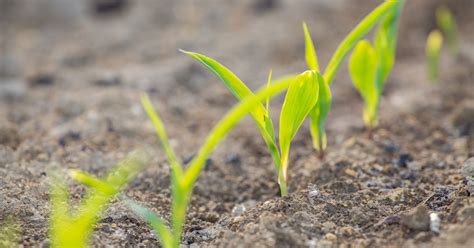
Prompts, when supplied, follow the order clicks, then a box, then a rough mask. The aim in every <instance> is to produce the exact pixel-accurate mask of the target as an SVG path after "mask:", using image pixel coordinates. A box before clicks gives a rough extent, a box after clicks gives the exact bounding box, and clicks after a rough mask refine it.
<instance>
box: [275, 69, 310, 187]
mask: <svg viewBox="0 0 474 248" xmlns="http://www.w3.org/2000/svg"><path fill="white" fill-rule="evenodd" d="M316 74H317V72H314V71H306V72H304V73H302V74H300V75H299V76H298V77H297V78H296V79H295V80H294V81H293V82H292V83H291V84H290V87H289V88H288V91H287V93H286V97H285V101H284V102H283V106H282V110H281V114H280V135H279V139H280V151H281V161H282V163H281V166H282V167H281V171H282V172H283V174H282V175H281V176H283V178H280V180H281V179H283V180H285V181H286V178H287V175H286V171H287V167H288V155H289V151H290V144H291V141H292V140H293V138H294V136H295V135H296V133H297V132H298V129H299V128H300V127H301V125H302V124H303V121H304V120H305V119H306V116H308V114H309V112H310V111H311V109H312V108H313V107H314V106H315V104H316V103H317V101H318V95H319V82H318V79H317V76H316Z"/></svg>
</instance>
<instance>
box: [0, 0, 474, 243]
mask: <svg viewBox="0 0 474 248" xmlns="http://www.w3.org/2000/svg"><path fill="white" fill-rule="evenodd" d="M381 2H382V1H373V0H313V1H311V0H239V1H222V0H199V1H191V0H189V1H186V0H158V1H152V0H140V1H131V0H128V1H127V0H82V1H78V0H0V103H1V104H0V223H3V222H4V221H5V220H6V219H7V218H8V217H9V216H13V217H14V218H15V220H16V221H17V223H18V224H19V226H20V230H21V239H20V243H21V245H22V246H23V247H31V246H32V247H48V246H49V244H50V241H49V239H48V235H47V232H48V211H49V208H48V185H49V179H48V178H49V176H50V175H51V172H52V170H57V169H58V168H59V170H60V171H63V172H64V173H63V174H64V177H67V176H66V175H67V170H68V169H81V170H85V171H87V172H89V173H93V174H96V175H103V174H104V173H105V172H106V171H107V170H108V169H110V168H111V167H112V166H113V165H114V164H115V163H116V162H117V161H119V160H120V159H121V158H123V157H124V156H125V155H126V154H127V153H128V152H130V151H132V150H134V149H136V148H140V147H144V146H145V147H152V148H153V149H154V150H155V151H156V154H155V156H154V159H153V161H152V162H151V163H150V165H149V166H148V167H147V169H146V170H145V171H144V172H142V173H141V174H140V176H139V177H138V178H137V179H136V180H135V181H134V182H133V183H131V185H129V187H127V189H126V190H125V193H126V194H127V195H128V196H129V197H131V198H133V199H135V200H137V201H139V202H141V203H142V204H144V205H146V206H147V207H149V208H151V209H153V210H154V211H156V212H157V213H159V214H161V215H162V216H164V217H165V218H168V217H169V203H170V199H169V193H170V190H169V184H170V179H169V170H168V164H167V162H166V159H165V156H164V154H163V153H162V152H161V150H160V147H159V146H158V144H157V138H156V136H155V134H154V131H153V128H152V126H151V123H150V122H149V121H148V119H147V117H146V116H145V114H144V112H143V110H142V108H141V106H140V102H139V97H140V94H141V93H143V92H147V93H148V94H150V97H151V98H152V100H153V102H154V104H155V106H156V107H157V109H158V111H159V112H160V114H161V115H162V117H163V119H164V121H165V124H166V127H167V128H168V132H169V136H170V137H171V138H172V140H171V142H172V145H173V146H174V148H175V149H176V151H177V153H178V154H179V155H180V156H181V158H182V159H183V161H189V159H190V158H192V156H193V154H194V153H195V152H196V151H197V149H198V148H199V146H200V145H201V144H202V142H203V140H204V138H205V137H206V135H207V134H208V132H209V131H210V129H211V128H212V127H213V125H214V124H215V123H216V122H217V121H218V120H219V119H220V118H221V117H222V116H223V115H224V114H225V113H226V112H227V111H228V110H229V109H230V108H231V107H232V106H233V105H234V104H235V103H236V101H235V100H234V98H233V97H232V95H230V93H229V92H228V90H227V89H226V88H225V87H224V86H223V85H222V84H221V83H220V82H218V79H217V78H216V77H215V76H214V75H211V74H210V73H209V72H207V71H206V70H205V69H204V68H203V67H202V66H201V65H199V64H197V62H196V61H193V60H192V59H191V58H189V57H186V56H185V55H183V54H181V53H180V52H178V49H180V48H181V49H184V50H190V51H196V52H200V53H203V54H205V55H208V56H210V57H212V58H215V59H217V60H218V61H219V62H221V63H223V64H224V65H226V66H227V67H229V68H230V69H231V70H232V71H233V72H234V73H235V74H237V75H238V76H239V77H240V78H241V79H242V80H243V81H244V82H246V83H247V84H248V85H249V86H250V87H251V88H252V89H257V88H259V87H261V86H263V85H264V84H265V82H266V77H267V74H268V71H269V70H270V69H272V70H273V73H274V77H278V76H283V75H285V74H287V73H295V72H301V71H303V70H305V69H306V65H305V60H304V39H303V31H302V27H301V22H302V21H306V22H307V23H308V26H309V29H310V32H311V34H312V36H313V39H314V42H315V45H316V49H317V52H318V56H319V60H320V64H321V65H322V67H324V65H325V64H326V63H327V61H328V60H329V58H330V56H331V55H332V53H333V52H334V51H335V49H336V47H337V45H338V44H339V42H340V41H341V40H342V39H343V38H344V37H345V36H346V34H347V33H348V32H349V31H350V30H351V29H352V28H353V27H354V26H355V25H356V24H357V23H358V22H359V21H360V20H361V19H362V18H363V17H364V16H365V15H366V14H368V13H369V12H370V11H371V10H372V9H373V8H375V7H376V6H377V5H378V4H380V3H381ZM440 5H446V6H448V7H449V8H450V9H451V10H452V11H453V13H454V14H455V17H456V19H457V21H458V25H459V35H460V47H461V55H460V57H459V58H458V59H454V58H452V56H450V54H449V52H448V50H447V49H444V51H443V54H442V60H441V68H440V72H441V75H440V82H439V83H438V84H433V83H431V82H429V81H428V79H427V76H426V70H425V62H424V58H425V56H424V45H425V40H426V37H427V35H428V33H429V32H430V31H431V30H433V29H434V28H435V27H436V21H435V10H436V7H438V6H440ZM473 13H474V1H472V0H451V1H450V0H407V3H406V6H405V10H404V12H403V16H402V19H401V24H400V34H399V42H398V43H399V46H398V52H397V62H396V65H395V68H394V71H393V72H392V74H391V77H390V79H389V81H388V82H387V87H386V90H385V93H384V97H383V102H382V104H381V116H380V118H381V119H380V127H379V128H378V129H377V130H375V131H374V136H373V138H372V139H368V138H367V136H366V134H365V132H364V130H363V128H362V127H363V123H362V118H361V111H362V100H361V99H360V97H359V95H358V93H357V92H356V91H355V89H354V88H353V86H352V84H351V82H350V79H349V77H348V73H347V69H346V67H347V66H346V64H345V65H344V66H343V68H342V70H341V71H340V73H339V74H338V76H337V78H336V80H335V83H334V84H333V85H332V91H333V97H334V103H333V109H332V112H331V113H330V116H329V120H328V123H327V128H328V139H329V150H328V154H327V156H326V158H325V160H320V159H319V158H318V156H317V154H316V153H315V152H314V151H313V149H312V147H311V138H310V133H309V129H308V127H307V124H305V126H304V127H303V128H302V129H301V131H300V133H299V134H298V135H297V138H296V139H295V142H294V145H293V148H294V149H293V151H292V153H291V161H292V162H291V165H290V171H289V175H290V192H291V193H290V196H289V197H287V198H279V197H278V186H277V183H276V176H275V173H274V171H273V170H274V167H273V164H272V161H271V158H270V156H269V154H268V152H267V151H266V148H265V145H264V143H263V141H262V139H261V138H260V136H259V134H258V130H257V129H256V128H255V126H254V124H253V123H252V121H251V120H250V119H249V118H247V119H246V120H245V121H243V122H242V123H241V124H240V125H239V126H237V128H236V129H235V130H233V132H232V133H231V134H230V135H229V136H228V137H227V139H226V140H225V141H224V142H223V144H222V145H221V146H220V147H219V148H218V149H217V150H216V152H215V153H214V154H213V155H212V157H211V159H210V160H209V161H208V162H209V163H208V165H207V167H206V170H205V171H204V172H203V174H202V176H201V178H200V179H199V181H198V184H197V185H196V188H195V191H194V196H193V199H192V203H191V206H190V208H189V213H188V221H187V224H186V228H185V234H184V237H183V245H185V246H190V247H207V246H209V247H215V246H218V247H474V236H473V235H472V234H473V233H474V199H473V197H472V195H473V194H474V188H473V186H472V185H474V182H473V181H470V180H469V179H470V178H471V179H474V175H472V173H473V172H474V168H473V167H474V162H472V163H469V162H465V161H466V160H467V159H468V158H469V157H470V156H474V138H473V137H474V70H473V68H474V45H473V44H474V32H472V30H473V27H474V15H473ZM281 103H282V97H278V98H275V99H274V100H273V101H272V107H273V108H272V109H273V112H272V114H273V115H274V118H275V119H274V120H275V122H276V120H278V115H279V106H281ZM70 189H71V197H72V202H75V203H77V202H78V201H79V199H80V198H81V197H82V196H84V194H85V192H86V188H84V187H82V186H80V185H77V184H76V183H74V182H72V181H70ZM430 214H431V216H434V215H436V216H438V217H439V218H440V223H439V229H436V227H434V226H430V224H432V225H433V221H432V220H430ZM433 214H434V215H433ZM432 218H433V217H432ZM93 246H95V247H104V246H109V247H111V246H112V247H116V246H117V247H118V246H121V247H137V246H141V247H156V246H159V241H158V240H157V237H156V235H155V234H154V233H153V232H152V231H151V229H150V228H149V227H148V225H147V224H146V223H145V222H143V221H142V220H140V219H139V218H138V217H136V216H135V215H134V214H133V213H131V212H130V211H129V210H127V208H126V207H125V206H124V205H123V204H122V203H120V202H119V201H118V200H114V203H113V204H112V205H111V207H110V208H109V209H108V211H107V212H106V213H105V214H104V215H103V217H102V219H101V221H100V223H99V225H98V226H97V229H96V232H95V234H94V240H93Z"/></svg>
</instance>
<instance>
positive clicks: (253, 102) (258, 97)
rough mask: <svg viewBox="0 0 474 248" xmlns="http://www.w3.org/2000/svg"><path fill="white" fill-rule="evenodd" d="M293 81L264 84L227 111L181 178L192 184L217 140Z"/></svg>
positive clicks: (220, 139) (286, 80) (219, 140)
mask: <svg viewBox="0 0 474 248" xmlns="http://www.w3.org/2000/svg"><path fill="white" fill-rule="evenodd" d="M293 81H294V79H293V80H290V79H285V80H279V81H276V82H274V83H272V84H271V85H270V86H268V87H267V86H265V87H264V89H263V90H260V91H258V92H257V93H256V94H255V95H254V96H252V95H250V96H248V97H246V98H245V99H243V100H242V101H240V102H239V104H238V105H237V106H235V107H234V108H233V109H232V110H231V111H229V112H228V113H227V114H226V115H225V116H224V118H222V119H221V120H220V121H219V123H217V124H216V126H215V127H214V128H213V129H212V131H211V132H210V133H209V135H208V136H207V138H206V141H205V142H204V145H203V146H202V147H201V149H200V150H199V152H198V154H197V155H196V157H195V158H194V159H193V160H192V161H191V162H190V165H189V167H188V169H187V170H186V175H185V178H184V179H183V180H184V181H185V182H186V183H187V185H192V184H193V183H194V182H195V180H196V179H197V177H198V175H199V173H200V172H201V170H202V169H203V167H204V164H205V161H206V159H207V158H208V157H209V155H210V154H211V152H212V151H213V150H214V149H215V147H216V146H217V145H218V144H219V142H221V141H222V139H224V137H225V136H226V135H227V133H228V132H229V131H230V129H232V128H233V127H234V126H235V125H236V124H237V123H238V122H239V121H240V120H241V119H242V118H243V117H244V116H245V115H247V114H248V113H249V112H250V111H251V110H252V109H254V108H255V106H257V105H258V104H261V102H262V101H265V100H266V99H267V98H268V97H272V96H274V95H276V94H278V93H280V92H282V91H283V90H285V89H287V88H288V87H289V85H290V84H291V83H292V82H293Z"/></svg>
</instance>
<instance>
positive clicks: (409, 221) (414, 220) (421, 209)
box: [400, 205, 430, 232]
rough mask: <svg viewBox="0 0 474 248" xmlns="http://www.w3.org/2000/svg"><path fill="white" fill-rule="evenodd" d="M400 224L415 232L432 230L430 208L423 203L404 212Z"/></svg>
mask: <svg viewBox="0 0 474 248" xmlns="http://www.w3.org/2000/svg"><path fill="white" fill-rule="evenodd" d="M400 224H402V226H404V227H406V228H408V229H410V230H412V231H415V232H422V231H428V230H430V216H429V213H428V209H427V208H426V207H425V206H424V205H422V206H418V207H416V208H414V209H411V210H409V211H408V212H406V213H403V214H402V215H401V216H400Z"/></svg>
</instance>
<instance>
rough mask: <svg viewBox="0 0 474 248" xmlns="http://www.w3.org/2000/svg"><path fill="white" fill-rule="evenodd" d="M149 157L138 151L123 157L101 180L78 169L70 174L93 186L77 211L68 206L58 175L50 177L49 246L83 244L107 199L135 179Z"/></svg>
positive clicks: (76, 245)
mask: <svg viewBox="0 0 474 248" xmlns="http://www.w3.org/2000/svg"><path fill="white" fill-rule="evenodd" d="M148 160H149V154H148V153H147V152H145V151H140V150H139V151H136V152H133V153H131V154H130V155H129V156H127V158H126V159H124V160H122V161H121V162H120V163H119V164H118V165H117V166H116V167H115V168H114V169H112V170H111V171H110V172H109V173H108V174H107V176H106V177H105V178H104V179H97V178H95V177H93V176H89V175H87V174H85V173H79V172H77V171H76V172H74V173H72V176H73V177H74V178H75V179H77V180H79V181H80V182H84V183H86V184H88V185H91V186H93V187H94V188H92V189H91V190H89V192H88V193H87V195H86V197H85V199H84V201H82V202H81V205H80V206H79V207H78V208H77V211H73V209H72V208H71V207H70V206H69V203H68V191H67V188H66V184H65V183H64V182H63V181H62V180H61V179H59V178H56V179H55V180H53V182H54V183H53V185H52V186H51V217H50V235H51V240H52V246H53V247H86V246H87V245H88V241H89V240H90V237H91V235H92V232H93V231H94V226H95V224H96V223H97V221H98V220H99V218H100V215H101V213H102V212H103V211H104V210H105V209H106V208H107V206H108V204H109V202H110V200H111V199H112V198H113V197H114V196H115V195H116V194H118V192H119V191H120V190H121V189H122V187H123V186H125V185H126V184H127V183H128V182H130V181H131V180H132V179H134V178H135V176H136V175H137V174H138V172H140V171H141V170H142V169H143V168H144V167H145V165H146V163H147V161H148ZM104 185H107V186H104Z"/></svg>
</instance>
